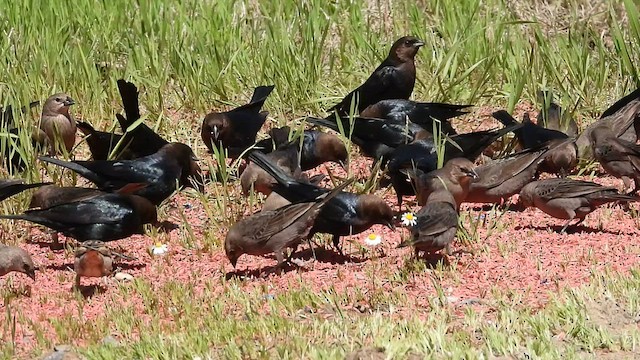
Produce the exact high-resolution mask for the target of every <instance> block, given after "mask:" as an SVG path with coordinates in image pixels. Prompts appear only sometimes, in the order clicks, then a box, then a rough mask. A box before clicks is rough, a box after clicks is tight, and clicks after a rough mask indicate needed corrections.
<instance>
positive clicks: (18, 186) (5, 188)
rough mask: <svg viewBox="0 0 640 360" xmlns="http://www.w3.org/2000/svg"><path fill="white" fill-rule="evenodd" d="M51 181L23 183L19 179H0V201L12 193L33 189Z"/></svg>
mask: <svg viewBox="0 0 640 360" xmlns="http://www.w3.org/2000/svg"><path fill="white" fill-rule="evenodd" d="M47 184H51V183H33V184H25V183H24V182H23V181H22V180H20V179H15V180H12V179H7V180H0V201H2V200H5V199H7V198H9V197H11V196H13V195H16V194H19V193H21V192H23V191H25V190H27V189H33V188H36V187H40V186H43V185H47Z"/></svg>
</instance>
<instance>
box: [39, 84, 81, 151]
mask: <svg viewBox="0 0 640 360" xmlns="http://www.w3.org/2000/svg"><path fill="white" fill-rule="evenodd" d="M75 103H76V102H75V100H73V99H72V98H71V96H69V95H67V94H65V93H57V94H54V95H51V96H50V97H49V98H48V99H47V100H46V101H45V103H44V105H43V106H42V115H41V117H40V129H41V130H42V131H43V132H44V133H45V134H46V135H47V138H48V142H49V153H50V154H51V155H53V154H61V153H62V152H63V151H66V153H70V152H71V150H72V149H73V146H74V145H75V143H76V121H75V119H74V118H73V116H71V114H70V113H69V107H70V106H72V105H74V104H75Z"/></svg>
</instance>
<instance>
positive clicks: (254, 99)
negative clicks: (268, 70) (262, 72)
mask: <svg viewBox="0 0 640 360" xmlns="http://www.w3.org/2000/svg"><path fill="white" fill-rule="evenodd" d="M275 87H276V86H275V85H265V86H258V87H256V88H255V89H254V90H253V95H252V96H251V100H250V101H249V103H248V104H245V105H242V106H238V107H237V108H235V109H234V111H237V110H253V111H255V112H256V113H257V112H260V109H262V106H263V105H264V102H265V101H266V100H267V98H268V97H269V95H271V92H272V91H273V89H274V88H275Z"/></svg>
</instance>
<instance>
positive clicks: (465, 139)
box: [381, 124, 522, 206]
mask: <svg viewBox="0 0 640 360" xmlns="http://www.w3.org/2000/svg"><path fill="white" fill-rule="evenodd" d="M520 127H522V124H511V125H509V126H506V127H504V128H502V129H494V130H483V131H476V132H471V133H465V134H456V135H453V136H451V137H447V138H446V141H445V142H444V146H443V150H444V154H441V155H440V156H441V157H442V160H443V163H446V162H447V161H449V160H450V159H454V158H458V157H463V158H466V159H468V160H470V161H475V160H476V159H477V158H478V156H480V154H482V152H483V151H484V150H485V149H486V148H487V147H488V146H489V145H491V144H492V143H493V142H494V141H496V140H497V139H499V138H500V137H502V136H504V135H506V134H507V133H509V132H511V131H514V130H517V129H519V128H520ZM385 161H386V163H385ZM383 164H384V165H386V167H385V176H386V179H388V180H384V181H382V182H381V185H382V186H385V185H387V183H390V184H391V185H392V186H393V189H394V190H395V192H396V196H397V199H398V206H401V205H402V198H403V196H405V195H414V194H415V189H414V188H413V185H412V184H411V181H410V180H409V179H408V178H407V176H406V174H404V173H403V170H405V169H419V170H421V171H422V172H424V173H429V172H431V171H433V170H436V169H437V168H438V152H437V146H436V144H435V142H434V139H425V140H417V141H414V142H412V143H409V144H406V145H402V146H399V147H398V148H396V149H395V150H393V151H392V152H391V153H390V154H389V155H388V156H387V157H386V158H385V159H383Z"/></svg>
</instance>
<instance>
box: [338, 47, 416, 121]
mask: <svg viewBox="0 0 640 360" xmlns="http://www.w3.org/2000/svg"><path fill="white" fill-rule="evenodd" d="M423 45H424V42H423V41H422V40H420V39H418V38H416V37H413V36H404V37H401V38H400V39H398V40H396V41H395V42H394V43H393V45H392V46H391V50H390V51H389V55H388V56H387V58H386V59H384V61H383V62H382V64H380V65H379V66H378V67H377V68H376V69H375V70H374V72H373V74H371V76H369V78H368V79H367V80H366V81H365V82H364V84H362V85H360V86H359V87H358V88H356V89H355V90H353V91H352V92H350V93H349V94H347V96H345V97H344V99H342V101H340V102H339V103H338V104H336V105H335V106H333V107H332V108H331V109H329V112H334V111H335V112H337V113H338V116H344V115H348V114H349V110H350V108H351V103H352V102H354V103H357V112H358V113H360V112H361V111H362V110H364V109H365V108H366V107H367V106H369V105H373V104H375V103H377V102H378V101H380V100H386V99H408V98H409V97H410V96H411V93H412V92H413V87H414V85H415V83H416V65H415V63H414V58H415V56H416V54H417V53H418V50H419V49H420V47H421V46H423ZM330 116H331V115H330Z"/></svg>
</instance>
